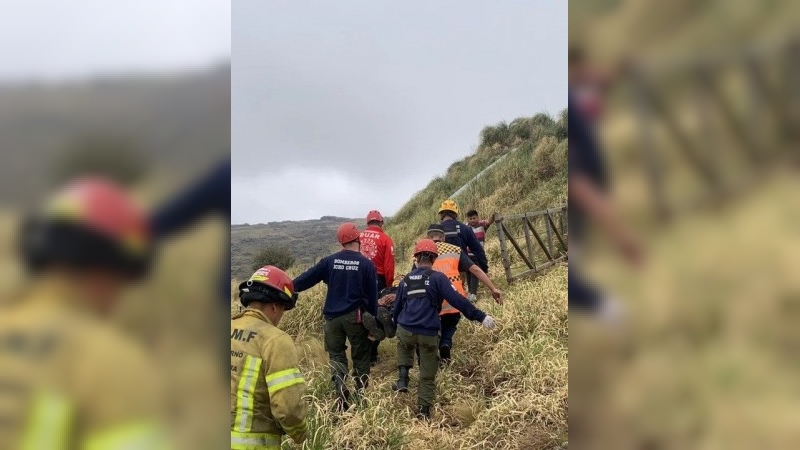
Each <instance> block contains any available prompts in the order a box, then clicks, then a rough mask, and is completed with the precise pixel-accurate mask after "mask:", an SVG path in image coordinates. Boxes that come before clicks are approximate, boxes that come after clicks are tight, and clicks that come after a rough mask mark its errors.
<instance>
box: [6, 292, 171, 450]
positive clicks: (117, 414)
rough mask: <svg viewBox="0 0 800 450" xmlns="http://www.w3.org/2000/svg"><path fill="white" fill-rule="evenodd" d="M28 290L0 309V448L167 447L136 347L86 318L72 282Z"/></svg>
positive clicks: (156, 387) (153, 379)
mask: <svg viewBox="0 0 800 450" xmlns="http://www.w3.org/2000/svg"><path fill="white" fill-rule="evenodd" d="M31 289H32V290H33V292H31V293H30V295H29V296H27V298H22V299H20V301H18V302H15V303H14V304H13V305H8V306H4V307H3V310H2V311H0V369H2V370H0V372H2V380H0V385H2V386H0V405H2V407H0V410H2V414H0V416H2V419H3V420H0V448H2V449H6V448H13V449H21V450H34V449H48V450H62V449H63V450H67V449H74V448H79V449H81V450H97V449H111V450H113V449H122V448H130V449H138V448H141V449H154V450H164V449H167V448H171V447H170V445H171V444H170V442H169V437H168V436H167V435H166V433H165V431H164V428H163V426H162V425H161V424H160V423H159V419H160V412H161V406H162V405H161V398H162V392H161V389H160V383H159V382H158V377H157V374H156V371H155V368H154V367H153V364H152V361H150V360H149V358H148V357H147V355H146V354H145V353H144V352H143V351H142V349H141V348H140V347H139V345H137V343H136V342H135V341H132V340H130V339H129V338H128V337H126V336H125V335H124V334H122V333H120V332H119V331H118V330H117V329H116V328H115V327H113V326H111V325H110V324H108V323H106V322H104V321H102V320H100V319H98V318H97V317H96V316H94V315H93V314H91V313H90V312H89V311H88V310H87V309H86V302H85V300H84V299H83V298H82V297H81V296H80V294H79V291H78V290H77V289H75V287H74V286H73V285H71V284H69V283H66V282H62V281H55V280H39V281H38V283H37V284H36V285H34V286H31ZM20 394H23V395H20ZM9 425H10V426H9Z"/></svg>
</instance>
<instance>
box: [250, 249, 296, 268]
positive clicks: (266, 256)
mask: <svg viewBox="0 0 800 450" xmlns="http://www.w3.org/2000/svg"><path fill="white" fill-rule="evenodd" d="M294 263H295V257H294V256H292V254H291V252H289V250H288V249H287V248H285V247H264V248H263V249H262V250H261V251H260V252H258V253H257V254H256V256H255V258H253V264H252V265H251V266H250V267H251V268H252V269H253V270H258V269H260V268H261V267H264V266H276V267H279V268H281V269H283V270H289V269H290V268H291V267H292V266H293V265H294Z"/></svg>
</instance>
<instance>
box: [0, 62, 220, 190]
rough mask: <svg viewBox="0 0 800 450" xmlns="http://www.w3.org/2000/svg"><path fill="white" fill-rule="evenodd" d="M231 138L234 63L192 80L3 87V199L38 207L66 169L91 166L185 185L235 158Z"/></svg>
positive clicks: (163, 77) (133, 78)
mask: <svg viewBox="0 0 800 450" xmlns="http://www.w3.org/2000/svg"><path fill="white" fill-rule="evenodd" d="M230 133H231V132H230V64H228V63H226V64H223V65H220V66H218V67H216V68H213V69H208V70H204V71H198V72H190V73H185V74H157V75H130V76H124V77H113V78H100V79H94V80H77V81H69V82H62V83H57V84H44V83H36V82H30V83H22V82H18V83H5V84H3V83H0V148H2V149H4V150H6V152H5V155H4V158H3V163H2V164H0V193H2V194H3V198H2V200H6V199H8V200H9V201H15V202H18V204H23V205H24V204H27V203H30V201H31V200H32V199H36V198H38V196H39V195H40V194H41V193H42V192H43V190H45V189H47V188H48V185H49V184H52V183H53V182H57V181H58V177H60V176H63V175H64V174H63V173H60V172H61V171H63V169H64V168H66V167H68V166H70V165H72V164H74V163H75V162H86V161H87V160H89V161H91V162H92V163H93V164H97V163H104V164H106V165H113V166H116V167H120V166H126V165H135V166H138V167H139V169H141V170H142V171H145V172H146V171H148V170H155V169H157V170H159V171H163V172H165V173H167V174H168V175H169V176H170V178H172V179H173V180H175V181H177V182H182V181H184V180H183V179H184V178H186V177H189V176H191V175H192V174H193V173H195V172H197V171H198V170H206V168H207V166H208V165H209V164H210V163H211V161H212V160H213V159H216V158H218V157H219V156H220V155H223V154H225V153H227V152H228V149H229V148H230V137H231V134H230ZM34 174H35V176H31V175H34ZM20 187H23V188H22V189H20ZM12 193H13V194H12Z"/></svg>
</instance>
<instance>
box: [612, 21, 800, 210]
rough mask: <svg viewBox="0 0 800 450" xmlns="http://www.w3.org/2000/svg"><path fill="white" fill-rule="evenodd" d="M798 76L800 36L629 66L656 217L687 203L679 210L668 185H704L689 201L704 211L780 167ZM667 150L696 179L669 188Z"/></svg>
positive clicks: (792, 139) (794, 119)
mask: <svg viewBox="0 0 800 450" xmlns="http://www.w3.org/2000/svg"><path fill="white" fill-rule="evenodd" d="M798 79H800V39H798V38H797V37H793V38H791V39H789V40H788V41H787V42H785V43H784V45H779V46H775V47H768V48H751V49H746V50H743V51H736V52H732V53H729V54H717V55H707V56H698V57H697V58H694V59H690V60H685V61H681V62H673V63H669V64H665V65H662V66H660V67H636V68H632V70H631V71H630V72H629V73H628V79H627V81H628V83H629V86H630V87H631V88H632V93H633V94H634V97H635V102H636V105H637V112H636V116H637V118H638V119H639V126H638V128H639V139H640V142H639V143H638V146H639V147H640V148H641V149H642V151H643V155H642V156H643V161H644V165H645V170H646V172H647V179H648V183H649V187H650V191H651V195H652V197H651V198H652V205H653V207H654V209H655V213H656V214H657V216H659V217H660V218H661V219H669V218H671V217H672V216H673V215H674V212H675V210H676V209H682V207H683V206H685V205H686V203H685V201H686V200H685V199H684V200H683V201H679V202H678V203H681V205H680V207H681V208H676V206H678V205H676V201H675V200H676V199H675V198H674V197H675V195H674V193H673V194H672V195H670V192H668V188H669V187H673V186H680V185H681V184H685V183H686V182H687V181H688V182H691V183H692V184H694V183H697V182H699V186H700V190H699V192H700V193H701V195H700V196H699V198H693V199H689V203H692V204H694V205H698V206H705V205H707V204H708V203H707V201H708V200H710V201H713V202H717V201H719V200H724V199H726V198H730V197H731V195H730V194H734V193H737V192H739V191H740V190H742V189H743V188H747V187H748V185H744V186H743V185H741V183H740V182H739V181H740V180H745V181H747V180H749V179H750V178H752V176H751V175H752V174H753V173H754V170H755V169H758V168H765V167H766V166H774V165H775V164H776V163H778V164H780V161H781V160H782V158H781V157H782V156H788V155H787V153H789V151H790V150H792V149H794V148H796V143H797V140H798V139H797V138H798V134H799V133H798V131H797V130H798V128H799V126H800V121H799V120H798V118H800V88H798V82H797V80H798ZM731 85H733V86H735V87H734V88H733V89H731V88H730V86H731ZM736 86H738V87H736ZM687 115H688V116H694V118H695V120H696V123H697V124H698V125H697V126H696V128H695V131H690V130H687V127H686V126H685V124H684V123H682V122H684V120H683V119H685V118H687ZM657 129H661V130H663V131H664V132H665V133H666V136H668V139H667V140H666V141H665V140H664V139H659V138H657V137H656V135H655V131H656V130H657ZM723 137H726V138H727V141H723ZM670 143H671V144H672V145H668V144H670ZM667 148H670V149H675V150H676V151H677V153H678V155H679V156H680V159H682V160H683V161H684V162H685V164H686V166H688V167H689V168H690V170H691V172H692V173H693V176H690V177H688V178H687V177H684V178H683V179H682V181H681V182H676V183H668V178H669V176H670V175H671V171H670V173H668V171H667V168H666V167H667V166H666V165H665V164H664V161H665V159H666V158H667V157H668V156H671V155H670V154H668V152H667ZM734 160H735V161H739V166H740V167H742V169H740V170H736V171H734V172H731V171H730V170H727V167H726V164H728V165H730V164H729V162H731V161H734ZM722 163H725V164H722ZM731 173H732V174H733V177H735V181H734V180H733V179H732V177H731ZM692 179H693V180H692ZM697 200H699V203H698V202H697Z"/></svg>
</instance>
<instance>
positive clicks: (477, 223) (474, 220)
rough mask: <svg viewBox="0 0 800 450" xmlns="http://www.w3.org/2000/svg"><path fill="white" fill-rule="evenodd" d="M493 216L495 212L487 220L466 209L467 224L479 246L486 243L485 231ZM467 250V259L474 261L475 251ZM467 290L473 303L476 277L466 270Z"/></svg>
mask: <svg viewBox="0 0 800 450" xmlns="http://www.w3.org/2000/svg"><path fill="white" fill-rule="evenodd" d="M494 216H495V214H492V216H491V217H490V218H489V220H486V219H483V220H481V219H479V218H478V211H476V210H474V209H471V210H469V211H467V225H469V227H470V228H472V232H473V233H475V237H476V238H478V242H480V243H481V247H483V246H484V244H485V243H486V232H487V231H488V230H489V227H490V226H492V224H493V223H494ZM468 250H469V251H468V252H467V256H469V259H471V260H472V262H475V261H476V259H475V253H473V251H472V249H468ZM484 253H485V252H484ZM487 260H488V258H487ZM487 262H488V261H487ZM467 290H468V291H469V296H467V298H468V299H469V301H471V302H472V303H475V302H476V301H477V300H478V279H477V278H475V276H474V275H472V274H470V273H469V272H467Z"/></svg>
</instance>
